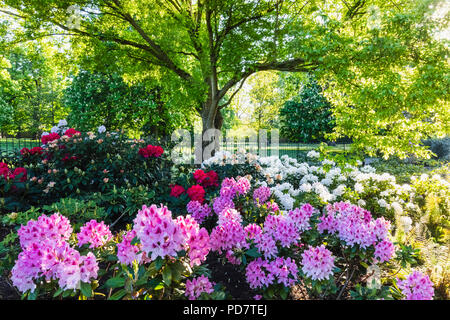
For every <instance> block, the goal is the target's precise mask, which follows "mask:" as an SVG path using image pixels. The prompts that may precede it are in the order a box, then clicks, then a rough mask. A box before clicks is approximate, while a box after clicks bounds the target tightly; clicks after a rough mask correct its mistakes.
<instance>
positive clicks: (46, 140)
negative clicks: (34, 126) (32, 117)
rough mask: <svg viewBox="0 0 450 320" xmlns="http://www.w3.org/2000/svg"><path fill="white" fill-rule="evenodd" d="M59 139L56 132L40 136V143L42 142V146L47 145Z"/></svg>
mask: <svg viewBox="0 0 450 320" xmlns="http://www.w3.org/2000/svg"><path fill="white" fill-rule="evenodd" d="M60 138H61V137H60V136H59V134H57V133H56V132H51V133H48V134H44V135H42V137H41V142H42V144H47V143H49V142H52V141H55V140H58V139H60Z"/></svg>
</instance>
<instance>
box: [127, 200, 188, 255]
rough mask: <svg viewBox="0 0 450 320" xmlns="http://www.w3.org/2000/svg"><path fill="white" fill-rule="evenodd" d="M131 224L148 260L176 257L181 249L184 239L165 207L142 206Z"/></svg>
mask: <svg viewBox="0 0 450 320" xmlns="http://www.w3.org/2000/svg"><path fill="white" fill-rule="evenodd" d="M133 222H134V227H133V230H134V231H135V232H136V236H137V237H138V238H139V240H140V242H141V244H142V250H143V251H144V252H145V253H146V254H147V255H148V256H149V257H150V259H152V260H155V259H156V258H157V257H161V258H164V257H165V256H167V255H168V256H176V254H177V251H180V250H182V249H183V244H184V241H185V239H184V237H183V234H182V232H181V228H180V226H179V225H178V224H177V223H176V221H174V220H173V219H172V213H171V212H170V211H169V209H167V207H161V208H158V207H157V206H156V205H152V206H150V207H147V206H145V205H144V206H143V207H142V210H139V211H138V214H137V216H136V218H135V219H134V221H133Z"/></svg>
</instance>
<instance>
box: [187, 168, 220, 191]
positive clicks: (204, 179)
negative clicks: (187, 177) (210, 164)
mask: <svg viewBox="0 0 450 320" xmlns="http://www.w3.org/2000/svg"><path fill="white" fill-rule="evenodd" d="M193 175H194V179H195V181H196V183H197V184H199V185H202V186H203V187H210V186H218V185H219V183H218V180H219V176H218V175H217V173H216V172H215V171H213V170H211V171H208V172H205V171H203V170H201V169H198V170H196V171H195V172H194V174H193Z"/></svg>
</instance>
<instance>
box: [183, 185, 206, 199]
mask: <svg viewBox="0 0 450 320" xmlns="http://www.w3.org/2000/svg"><path fill="white" fill-rule="evenodd" d="M187 194H188V196H189V198H190V199H191V200H192V201H198V202H200V203H203V201H205V189H203V187H202V186H200V185H198V184H196V185H193V186H192V187H190V188H189V189H187Z"/></svg>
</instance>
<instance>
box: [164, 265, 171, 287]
mask: <svg viewBox="0 0 450 320" xmlns="http://www.w3.org/2000/svg"><path fill="white" fill-rule="evenodd" d="M162 276H163V282H164V283H165V284H166V285H167V286H170V284H171V283H172V269H171V268H170V267H169V266H166V267H165V268H164V270H163V273H162Z"/></svg>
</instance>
